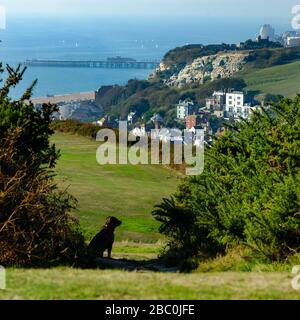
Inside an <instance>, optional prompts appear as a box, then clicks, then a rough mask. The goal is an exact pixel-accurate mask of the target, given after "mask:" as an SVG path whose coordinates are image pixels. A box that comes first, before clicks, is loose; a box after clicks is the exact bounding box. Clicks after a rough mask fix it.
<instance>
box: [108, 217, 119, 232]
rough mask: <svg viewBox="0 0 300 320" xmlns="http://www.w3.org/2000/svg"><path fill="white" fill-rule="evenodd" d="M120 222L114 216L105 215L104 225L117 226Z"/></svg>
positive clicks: (113, 227)
mask: <svg viewBox="0 0 300 320" xmlns="http://www.w3.org/2000/svg"><path fill="white" fill-rule="evenodd" d="M121 224H122V221H120V220H119V219H117V218H116V217H107V218H106V224H105V225H106V226H107V227H109V228H112V229H115V228H117V227H118V226H120V225H121Z"/></svg>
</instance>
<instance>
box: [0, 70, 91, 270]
mask: <svg viewBox="0 0 300 320" xmlns="http://www.w3.org/2000/svg"><path fill="white" fill-rule="evenodd" d="M7 70H8V73H9V77H8V79H7V80H6V82H5V84H4V86H3V88H2V89H0V141H1V144H0V264H3V265H6V266H7V265H22V266H49V265H55V264H60V263H75V262H76V257H79V256H80V254H81V252H83V251H84V250H85V246H84V239H83V237H82V235H81V233H80V231H79V227H78V223H77V221H76V220H75V219H74V218H73V217H72V216H71V215H70V214H69V212H70V210H71V209H73V208H74V206H75V204H76V201H75V199H74V198H72V197H71V196H70V195H69V194H67V193H66V192H61V191H60V190H59V189H58V187H57V185H56V184H55V182H54V176H55V175H54V173H53V168H54V167H55V164H56V161H57V159H58V157H59V154H58V152H57V151H56V149H55V146H53V145H51V144H50V142H49V137H50V136H51V135H52V134H53V131H52V129H51V128H50V124H51V119H52V114H53V113H54V112H55V111H57V107H56V106H54V105H50V104H45V105H43V107H42V109H41V110H36V109H35V108H34V106H33V104H32V103H31V102H30V101H29V100H30V96H31V91H32V88H33V86H32V87H31V88H29V89H28V90H27V91H26V92H25V94H24V95H23V97H22V98H21V99H20V100H18V101H12V100H11V99H10V98H9V97H8V94H9V92H10V89H11V88H12V87H14V86H15V85H16V84H17V83H18V82H19V81H20V80H21V78H22V76H23V74H24V72H25V69H24V70H22V71H21V70H20V67H19V68H17V69H16V70H13V69H12V68H10V67H8V68H7ZM1 71H2V72H3V69H2V68H1ZM34 84H35V83H34ZM34 84H33V85H34Z"/></svg>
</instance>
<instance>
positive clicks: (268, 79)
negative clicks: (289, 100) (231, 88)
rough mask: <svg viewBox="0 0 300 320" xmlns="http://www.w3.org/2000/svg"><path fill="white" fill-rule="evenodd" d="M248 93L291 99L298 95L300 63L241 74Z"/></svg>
mask: <svg viewBox="0 0 300 320" xmlns="http://www.w3.org/2000/svg"><path fill="white" fill-rule="evenodd" d="M241 76H242V77H243V78H244V80H245V81H246V84H247V89H248V90H250V91H258V93H259V94H268V93H270V94H281V95H283V96H286V97H293V96H295V95H296V94H297V93H300V61H297V62H293V63H289V64H285V65H280V66H274V67H270V68H264V69H259V70H252V71H250V72H245V73H244V74H241Z"/></svg>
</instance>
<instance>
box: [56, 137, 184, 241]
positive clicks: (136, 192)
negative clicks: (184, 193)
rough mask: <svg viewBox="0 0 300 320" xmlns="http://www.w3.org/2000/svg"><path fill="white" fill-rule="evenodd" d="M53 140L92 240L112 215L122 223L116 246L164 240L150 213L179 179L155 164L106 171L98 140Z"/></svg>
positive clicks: (64, 182)
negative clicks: (98, 156) (98, 153)
mask: <svg viewBox="0 0 300 320" xmlns="http://www.w3.org/2000/svg"><path fill="white" fill-rule="evenodd" d="M52 140H53V142H54V143H55V144H56V146H57V148H59V149H60V150H61V158H60V160H59V162H58V166H57V173H58V181H59V183H60V185H61V187H62V188H68V191H69V192H70V193H71V194H72V195H74V196H75V197H76V198H77V200H78V210H76V211H75V215H76V216H77V217H78V218H79V220H80V223H81V226H82V228H83V231H84V234H85V235H86V237H87V239H90V238H91V236H92V235H93V234H95V233H96V232H97V231H98V230H99V228H100V227H101V225H103V223H104V221H105V218H106V217H107V216H109V215H114V216H116V217H118V218H120V219H121V220H122V221H123V224H122V226H121V228H119V229H118V231H117V233H116V240H117V241H122V240H131V241H140V242H146V243H147V242H148V243H149V242H156V241H157V240H159V239H160V238H161V237H160V235H159V234H158V227H159V224H158V223H157V222H156V221H155V220H154V219H153V217H152V215H151V211H152V210H153V207H154V206H155V205H156V204H159V203H160V201H161V200H162V198H163V197H168V196H170V194H172V193H173V192H174V191H175V190H176V187H177V186H178V184H179V182H180V177H179V176H178V175H177V174H175V173H174V171H171V170H170V169H167V168H163V167H161V166H155V165H153V166H152V165H144V166H142V165H137V166H133V165H104V166H101V165H99V164H98V163H97V162H96V150H97V147H98V146H99V143H97V142H96V141H93V140H91V139H88V138H85V137H79V136H73V135H69V134H61V133H60V134H56V135H55V136H54V137H53V139H52Z"/></svg>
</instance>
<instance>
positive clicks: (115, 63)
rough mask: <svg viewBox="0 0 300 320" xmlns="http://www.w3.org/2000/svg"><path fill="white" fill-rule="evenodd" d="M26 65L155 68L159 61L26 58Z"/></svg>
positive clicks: (118, 58)
mask: <svg viewBox="0 0 300 320" xmlns="http://www.w3.org/2000/svg"><path fill="white" fill-rule="evenodd" d="M24 65H25V66H30V67H62V68H102V69H155V68H157V67H158V66H159V62H157V61H136V60H135V59H131V58H121V57H116V58H107V59H106V60H103V61H101V60H89V61H83V60H80V61H73V60H40V59H34V60H26V62H24Z"/></svg>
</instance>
